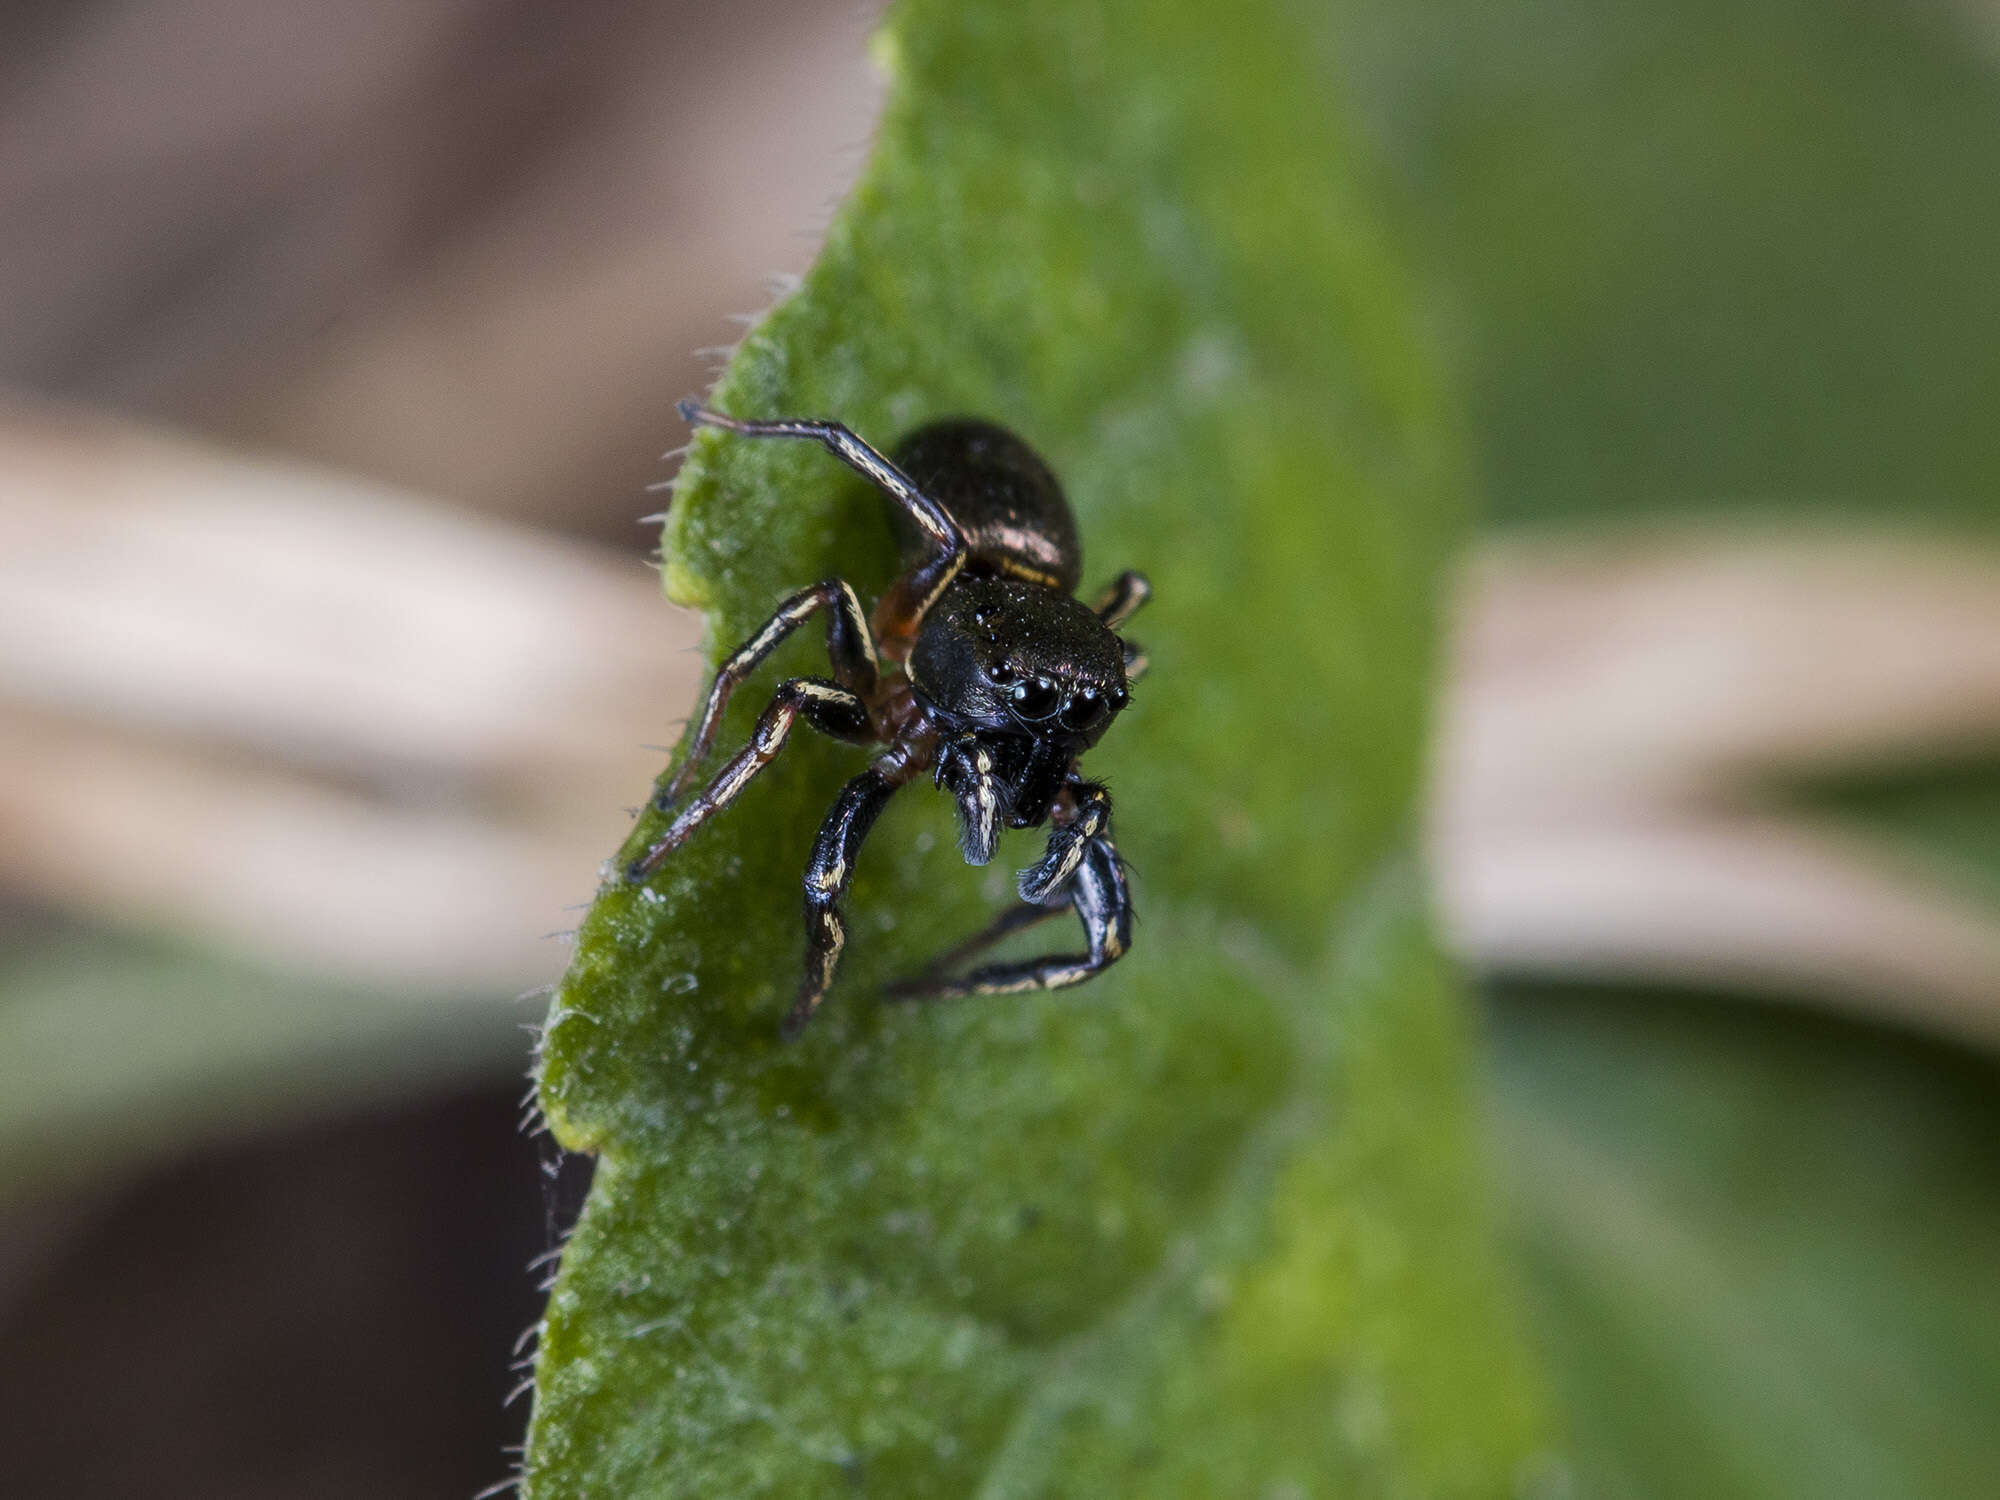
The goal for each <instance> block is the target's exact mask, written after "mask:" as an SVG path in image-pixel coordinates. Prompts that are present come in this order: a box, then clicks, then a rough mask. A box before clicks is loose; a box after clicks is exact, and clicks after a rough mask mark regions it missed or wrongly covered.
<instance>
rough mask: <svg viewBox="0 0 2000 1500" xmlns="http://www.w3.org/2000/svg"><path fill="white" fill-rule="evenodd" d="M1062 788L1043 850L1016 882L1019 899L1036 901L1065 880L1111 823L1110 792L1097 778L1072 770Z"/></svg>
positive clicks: (1073, 872)
mask: <svg viewBox="0 0 2000 1500" xmlns="http://www.w3.org/2000/svg"><path fill="white" fill-rule="evenodd" d="M1063 792H1064V802H1063V804H1060V805H1059V807H1058V817H1059V821H1058V822H1057V824H1056V826H1055V828H1054V829H1053V830H1051V832H1050V833H1049V844H1048V849H1047V851H1046V852H1044V853H1043V855H1042V857H1041V858H1040V859H1038V860H1036V861H1035V862H1034V863H1033V864H1032V865H1029V866H1028V868H1027V869H1025V870H1023V871H1022V872H1021V875H1020V879H1019V880H1018V881H1017V882H1016V886H1017V888H1018V889H1019V891H1020V893H1021V899H1022V900H1023V901H1026V902H1029V903H1030V904H1031V905H1040V904H1041V903H1042V902H1044V901H1047V900H1048V899H1049V898H1050V897H1051V896H1054V895H1056V894H1057V893H1058V892H1060V891H1061V890H1062V888H1063V887H1064V886H1065V885H1067V884H1069V882H1070V880H1071V878H1072V877H1074V876H1075V874H1076V871H1077V867H1078V866H1079V865H1081V864H1082V863H1083V851H1084V850H1085V849H1086V848H1087V847H1088V846H1089V844H1090V841H1091V840H1092V839H1095V838H1098V837H1100V836H1102V835H1103V834H1104V833H1105V831H1106V830H1107V829H1109V828H1110V827H1111V793H1109V792H1107V791H1106V790H1105V789H1104V788H1103V787H1102V786H1101V785H1099V784H1098V783H1097V782H1095V781H1085V780H1083V779H1082V778H1081V777H1079V776H1078V775H1077V774H1076V773H1075V772H1073V771H1072V772H1071V773H1070V777H1069V781H1068V784H1067V785H1066V786H1064V788H1063ZM1062 805H1066V806H1067V807H1068V808H1069V812H1068V815H1067V816H1062V815H1061V806H1062Z"/></svg>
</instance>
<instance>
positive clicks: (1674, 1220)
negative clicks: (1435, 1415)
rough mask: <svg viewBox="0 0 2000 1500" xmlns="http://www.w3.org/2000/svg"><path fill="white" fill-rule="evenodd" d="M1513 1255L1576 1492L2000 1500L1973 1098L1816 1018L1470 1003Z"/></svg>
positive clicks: (1980, 1129)
mask: <svg viewBox="0 0 2000 1500" xmlns="http://www.w3.org/2000/svg"><path fill="white" fill-rule="evenodd" d="M1496 1002H1497V1005H1498V1008H1499V1009H1498V1015H1499V1025H1498V1026H1497V1028H1496V1047H1495V1050H1494V1065H1495V1076H1496V1079H1497V1091H1496V1092H1497V1099H1498V1109H1497V1111H1496V1125H1497V1127H1498V1128H1497V1130H1496V1132H1495V1138H1494V1144H1495V1147H1496V1148H1497V1149H1498V1150H1499V1151H1500V1152H1501V1153H1503V1155H1504V1159H1505V1161H1506V1163H1507V1170H1506V1171H1505V1172H1504V1173H1503V1180H1504V1181H1505V1182H1506V1183H1507V1184H1508V1186H1509V1190H1510V1194H1511V1196H1512V1200H1513V1206H1514V1209H1515V1213H1514V1216H1513V1217H1514V1222H1515V1224H1516V1226H1517V1235H1516V1237H1517V1243H1518V1244H1519V1245H1520V1247H1521V1248H1522V1250H1523V1251H1524V1252H1525V1255H1524V1259H1525V1264H1526V1266H1527V1268H1528V1271H1529V1275H1530V1278H1531V1282H1530V1284H1531V1285H1532V1287H1533V1289H1534V1291H1535V1292H1536V1301H1537V1305H1538V1307H1539V1308H1540V1310H1541V1312H1542V1314H1543V1318H1544V1325H1543V1333H1544V1340H1543V1343H1544V1348H1545V1350H1546V1351H1548V1352H1549V1353H1550V1354H1551V1355H1552V1358H1551V1360H1550V1366H1551V1371H1552V1375H1553V1377H1554V1379H1555V1380H1556V1383H1557V1386H1558V1390H1559V1393H1560V1395H1561V1396H1562V1398H1563V1409H1564V1410H1565V1412H1566V1413H1567V1414H1568V1416H1569V1418H1570V1427H1571V1431H1572V1434H1573V1437H1574V1438H1575V1440H1576V1442H1577V1445H1578V1450H1579V1451H1578V1454H1577V1463H1578V1471H1579V1474H1580V1476H1581V1479H1582V1485H1581V1488H1582V1489H1583V1491H1584V1492H1585V1493H1588V1494H1590V1495H1593V1496H1601V1497H1604V1500H1655V1497H1662V1496H1674V1497H1682V1496H1685V1497H1690V1500H1691V1497H1694V1496H1713V1495H1746V1496H1751V1495H1754V1496H1768V1497H1774V1500H1792V1497H1796V1500H1849V1497H1852V1500H1916V1497H1940V1500H1942V1497H1965V1500H1973V1497H1977V1496H1984V1495H1992V1494H1996V1493H2000V1436H1996V1433H1995V1430H1994V1420H1993V1415H1994V1413H1995V1412H1996V1411H2000V1357H1996V1356H2000V1301H1996V1300H1995V1298H1994V1296H1993V1291H1992V1288H1993V1267H1994V1265H1995V1264H2000V1087H1996V1085H2000V1076H1996V1068H1995V1065H1994V1063H1993V1061H1992V1060H1991V1059H1990V1058H1985V1057H1975V1056H1967V1055H1965V1054H1963V1053H1960V1052H1957V1051H1955V1050H1953V1049H1951V1048H1949V1047H1947V1046H1944V1045H1943V1044H1940V1043H1933V1042H1921V1041H1916V1040H1913V1039H1906V1038H1900V1037H1895V1036H1891V1035H1887V1034H1884V1033H1883V1032H1881V1031H1879V1030H1874V1029H1870V1028H1867V1027H1863V1026H1859V1025H1856V1024H1853V1023H1849V1022H1843V1021H1839V1020H1836V1019H1834V1018H1832V1017H1829V1016H1824V1015H1810V1014H1808V1015H1801V1014H1798V1013H1795V1012H1792V1011H1788V1010H1782V1009H1779V1008H1776V1007H1765V1006H1760V1005H1756V1004H1753V1003H1746V1002H1740V1001H1738V1002H1731V1001H1726V1000H1721V999H1718V998H1716V997H1712V996H1711V997H1706V998H1701V997H1694V996H1688V995H1678V994H1672V993H1656V992H1651V991H1644V992H1635V991H1618V990H1597V989H1586V988H1581V987H1574V988H1568V989H1562V990H1550V989H1546V988H1537V987H1534V986H1526V985H1518V986H1512V987H1509V988H1506V989H1503V990H1502V991H1501V992H1500V994H1499V995H1498V996H1496Z"/></svg>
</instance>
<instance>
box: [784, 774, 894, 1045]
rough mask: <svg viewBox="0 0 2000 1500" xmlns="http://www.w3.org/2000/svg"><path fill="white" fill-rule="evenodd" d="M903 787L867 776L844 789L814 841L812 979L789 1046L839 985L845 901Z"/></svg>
mask: <svg viewBox="0 0 2000 1500" xmlns="http://www.w3.org/2000/svg"><path fill="white" fill-rule="evenodd" d="M900 785H901V783H900V782H893V781H891V780H889V778H888V777H886V776H884V775H883V774H882V773H881V772H880V771H877V770H874V769H872V768H871V769H869V770H866V771H863V772H862V773H861V774H860V775H859V776H857V777H855V778H854V779H853V780H852V781H850V782H848V783H847V785H846V786H844V787H842V788H841V790H840V797H839V799H838V800H837V801H836V802H835V803H834V804H833V811H832V812H831V813H830V814H828V815H827V819H826V822H824V823H823V824H821V825H820V830H819V837H818V838H816V839H814V840H813V852H812V859H811V861H810V862H809V863H808V864H807V865H806V977H805V982H804V983H803V984H801V985H800V986H799V997H798V999H797V1000H796V1001H794V1002H793V1005H792V1009H791V1012H790V1014H788V1015H787V1016H786V1017H785V1022H784V1026H783V1027H782V1028H781V1033H780V1034H781V1035H782V1036H783V1037H784V1038H785V1040H786V1041H790V1040H791V1039H792V1038H793V1037H795V1036H797V1035H798V1034H799V1033H800V1032H801V1031H802V1030H804V1029H805V1024H806V1022H808V1021H810V1020H811V1019H812V1018H813V1012H814V1011H816V1010H818V1009H819V1003H820V1001H822V1000H824V999H825V998H826V992H827V987H828V986H829V985H831V984H832V983H833V971H834V969H835V968H836V967H837V966H838V965H839V963H840V950H841V949H842V948H844V947H845V946H846V945H847V927H846V924H845V923H844V922H843V921H842V919H841V914H840V898H841V897H842V896H844V895H845V894H846V893H847V886H848V883H849V882H850V881H851V880H853V878H854V860H855V856H856V855H858V854H859V853H860V852H861V842H862V840H863V839H865V838H867V837H868V830H869V829H871V828H873V827H874V826H875V820H876V818H878V817H880V816H881V814H882V809H883V808H884V807H886V806H887V805H888V802H889V799H890V798H891V797H892V796H894V795H895V794H896V789H897V787H898V786H900Z"/></svg>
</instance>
